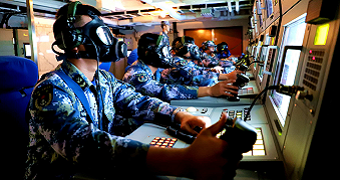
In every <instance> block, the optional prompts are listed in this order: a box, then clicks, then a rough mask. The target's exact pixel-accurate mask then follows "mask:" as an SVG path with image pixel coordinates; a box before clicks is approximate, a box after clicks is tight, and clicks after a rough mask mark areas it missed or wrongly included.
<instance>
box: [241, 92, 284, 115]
mask: <svg viewBox="0 0 340 180" xmlns="http://www.w3.org/2000/svg"><path fill="white" fill-rule="evenodd" d="M278 88H280V86H269V87H266V88H265V89H264V90H262V91H261V92H260V94H258V95H257V96H256V97H255V99H254V101H253V102H252V103H251V105H250V107H249V110H248V113H247V114H246V115H245V117H244V121H246V119H247V118H248V116H249V114H250V112H251V110H252V109H253V107H254V105H255V103H256V101H257V100H258V99H259V98H260V97H261V95H262V94H263V93H265V92H267V91H268V90H274V89H278Z"/></svg>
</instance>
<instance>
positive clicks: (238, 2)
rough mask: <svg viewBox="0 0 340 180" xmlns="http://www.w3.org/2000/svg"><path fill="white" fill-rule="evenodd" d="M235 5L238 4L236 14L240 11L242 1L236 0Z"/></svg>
mask: <svg viewBox="0 0 340 180" xmlns="http://www.w3.org/2000/svg"><path fill="white" fill-rule="evenodd" d="M235 3H236V5H235V10H236V12H239V11H240V0H235Z"/></svg>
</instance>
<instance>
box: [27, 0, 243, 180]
mask: <svg viewBox="0 0 340 180" xmlns="http://www.w3.org/2000/svg"><path fill="white" fill-rule="evenodd" d="M99 16H100V12H99V11H98V10H97V9H95V8H94V7H92V6H88V5H83V4H81V3H80V2H79V1H76V2H71V3H70V4H67V5H65V6H63V7H62V8H60V10H59V11H58V13H57V15H56V17H57V20H56V21H55V23H54V25H53V32H54V37H55V39H56V41H55V42H54V43H53V45H52V49H53V50H54V46H58V47H59V48H60V49H62V50H64V52H57V51H55V50H54V51H55V52H57V53H58V54H59V58H58V59H63V62H62V64H61V65H60V66H59V67H57V68H56V70H55V71H52V72H50V73H47V74H45V75H44V76H43V77H42V78H41V80H40V82H39V83H38V84H37V85H36V87H35V89H34V90H33V92H32V97H31V100H30V102H29V108H28V109H29V114H28V116H29V117H28V119H29V130H30V132H29V135H30V142H29V145H28V159H27V162H26V163H27V168H26V173H25V178H24V179H42V180H46V179H72V178H74V176H75V174H76V173H81V174H85V175H87V176H86V177H87V178H89V177H92V178H94V179H104V178H109V179H123V178H125V179H129V176H133V175H135V176H139V177H140V176H142V175H143V174H145V173H148V174H161V175H173V176H185V177H190V178H197V177H200V178H201V177H209V176H212V178H213V179H216V178H221V177H222V176H223V174H224V173H225V171H224V170H223V166H224V165H227V163H228V159H226V157H224V156H223V154H225V153H227V152H228V144H227V143H226V142H225V141H223V140H221V139H217V138H215V135H216V133H218V131H221V129H222V127H223V126H224V123H225V122H226V121H225V119H226V117H224V118H222V119H221V120H220V121H219V123H217V124H215V125H213V126H211V127H209V128H205V127H206V124H205V122H207V121H206V120H207V119H206V118H204V117H198V116H193V115H190V114H188V113H185V112H180V111H179V110H178V109H176V108H175V107H173V106H170V105H169V104H168V103H165V102H163V101H161V100H159V99H156V98H150V97H148V96H143V95H142V94H140V93H137V92H135V89H134V88H133V87H132V86H131V85H129V84H126V83H123V82H121V81H119V80H117V79H116V78H115V77H114V76H113V75H112V74H110V73H108V72H106V71H103V70H98V64H99V61H101V62H107V61H117V60H118V59H120V58H121V57H124V55H125V52H124V43H122V42H119V41H118V40H117V39H116V38H114V37H113V35H112V34H111V32H110V30H109V28H108V27H107V26H106V25H105V24H104V23H103V21H102V20H101V19H100V17H99ZM125 48H126V47H125ZM117 111H120V112H123V114H121V115H124V116H126V117H133V118H135V119H137V120H140V121H144V120H148V121H153V122H158V123H162V124H169V123H170V124H171V123H174V122H177V123H181V128H182V129H183V130H186V131H188V132H191V133H193V134H195V133H196V134H197V132H195V131H194V130H193V129H192V128H191V127H195V126H199V127H202V128H203V130H202V131H201V133H200V135H199V136H198V137H197V139H196V141H195V142H194V143H193V144H192V145H190V146H189V147H187V148H182V149H175V148H171V149H170V148H168V149H163V148H157V147H151V146H149V145H148V144H143V143H140V142H138V141H134V140H131V139H127V138H124V137H120V136H116V135H115V132H114V131H115V129H112V127H113V124H115V123H116V122H115V121H114V117H115V116H116V112H117ZM129 123H133V122H129ZM129 123H125V124H127V125H128V124H129ZM207 147H214V148H207ZM202 162H204V163H203V164H202ZM236 163H237V162H235V163H229V165H232V166H233V167H234V166H236ZM161 164H162V165H161ZM229 165H228V167H229ZM208 169H210V170H208ZM232 169H233V168H232ZM146 179H147V178H146Z"/></svg>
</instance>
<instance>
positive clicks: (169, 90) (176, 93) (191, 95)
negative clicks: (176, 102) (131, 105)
mask: <svg viewBox="0 0 340 180" xmlns="http://www.w3.org/2000/svg"><path fill="white" fill-rule="evenodd" d="M160 73H161V72H160V71H156V72H155V74H153V73H152V71H151V69H150V68H149V67H148V66H147V65H146V64H144V62H142V61H140V60H138V61H136V62H135V63H133V64H132V65H131V66H130V67H129V69H128V70H127V72H126V73H125V74H124V76H123V79H122V80H123V81H125V82H128V83H130V84H132V85H133V86H135V88H136V90H137V91H139V92H141V93H142V94H144V95H148V96H153V97H157V98H159V99H161V100H163V101H168V102H169V101H170V100H172V99H195V98H197V95H198V87H197V86H186V85H180V84H163V83H161V82H160V81H161V78H162V76H161V74H160Z"/></svg>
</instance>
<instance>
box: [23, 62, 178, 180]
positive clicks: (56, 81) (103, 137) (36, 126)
mask: <svg viewBox="0 0 340 180" xmlns="http://www.w3.org/2000/svg"><path fill="white" fill-rule="evenodd" d="M56 70H59V71H60V70H62V71H64V72H65V73H66V74H67V75H68V76H70V77H71V78H72V79H73V80H74V81H75V82H77V83H78V84H79V86H80V87H81V88H82V89H83V90H84V94H85V96H86V97H87V98H88V97H90V96H92V97H95V98H96V99H97V100H98V101H97V102H105V103H104V104H103V105H102V106H101V105H100V103H98V104H99V106H97V108H98V116H95V118H94V120H93V123H89V122H88V121H87V120H88V119H87V113H86V111H85V109H84V107H83V106H82V105H81V102H80V101H79V99H78V98H76V96H75V94H74V93H73V91H72V89H70V88H69V87H68V85H67V84H65V83H64V81H63V80H62V79H61V78H60V77H59V76H58V75H57V74H55V73H53V72H51V73H48V74H46V75H45V76H43V78H42V80H41V81H40V82H39V83H38V84H37V85H36V87H35V89H34V91H33V93H32V98H31V100H30V103H29V112H30V115H31V118H30V119H29V131H30V142H29V145H28V159H27V162H26V163H27V168H26V174H25V179H43V180H47V179H70V178H72V176H73V175H74V173H75V172H78V171H84V172H87V173H91V172H92V173H94V174H97V175H103V176H106V175H107V176H115V177H116V176H118V175H119V174H122V173H123V171H121V170H122V169H130V168H132V169H143V167H145V164H146V162H145V161H146V155H147V151H148V148H149V146H148V145H147V144H142V143H140V142H137V141H134V140H130V139H126V138H123V137H119V136H116V135H114V134H115V132H114V131H115V128H117V126H115V125H114V124H118V125H119V124H120V125H133V124H134V122H133V121H131V122H117V121H116V120H115V116H116V113H118V112H119V113H120V116H126V117H133V118H135V119H137V120H141V121H142V120H149V121H152V120H154V119H156V120H157V119H159V120H161V121H162V122H163V123H166V122H167V123H171V122H172V121H173V119H172V118H173V117H171V116H172V114H173V111H174V110H175V107H173V106H170V105H169V104H168V103H165V102H162V101H161V100H159V99H157V98H150V97H148V96H143V95H141V94H140V93H137V92H135V89H134V88H133V87H132V86H131V85H129V84H127V83H124V82H121V81H119V80H117V79H116V78H115V77H114V76H113V75H111V74H110V73H108V72H105V71H102V70H100V73H99V81H98V83H99V84H100V88H101V91H96V88H95V87H94V85H93V84H92V83H91V82H90V81H89V79H87V78H86V77H85V75H84V74H83V73H82V72H80V71H79V70H78V69H77V68H76V67H75V66H74V65H73V64H71V63H69V62H68V61H64V62H63V63H62V64H61V66H59V67H57V69H56ZM98 83H97V84H98ZM100 92H101V93H102V94H100ZM102 98H103V99H102ZM89 102H91V101H89ZM123 175H126V174H123Z"/></svg>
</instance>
